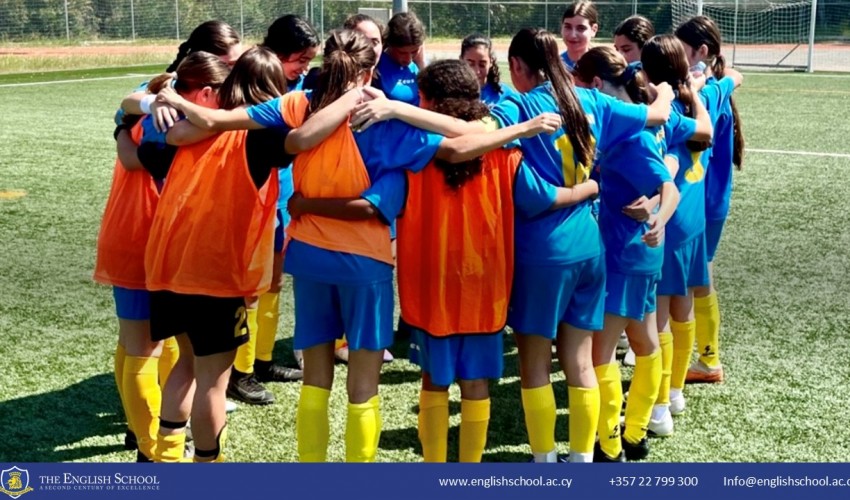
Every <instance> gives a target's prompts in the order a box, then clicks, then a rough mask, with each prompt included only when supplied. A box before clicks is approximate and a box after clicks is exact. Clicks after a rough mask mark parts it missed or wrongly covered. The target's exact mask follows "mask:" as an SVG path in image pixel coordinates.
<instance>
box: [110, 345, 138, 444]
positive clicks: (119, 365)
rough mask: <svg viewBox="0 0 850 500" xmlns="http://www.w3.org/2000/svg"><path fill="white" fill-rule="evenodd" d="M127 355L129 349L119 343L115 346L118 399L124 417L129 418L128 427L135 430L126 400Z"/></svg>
mask: <svg viewBox="0 0 850 500" xmlns="http://www.w3.org/2000/svg"><path fill="white" fill-rule="evenodd" d="M126 357H127V351H126V350H125V349H124V346H123V345H121V344H118V345H117V347H115V358H114V359H113V365H112V366H113V367H114V368H113V370H114V375H115V388H116V389H118V399H120V400H121V408H123V409H124V418H125V419H126V420H127V428H128V429H130V430H133V427H132V426H131V425H130V412H129V411H128V410H127V403H125V402H124V382H123V381H122V380H123V379H124V359H125V358H126Z"/></svg>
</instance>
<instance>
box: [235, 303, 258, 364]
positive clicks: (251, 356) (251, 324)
mask: <svg viewBox="0 0 850 500" xmlns="http://www.w3.org/2000/svg"><path fill="white" fill-rule="evenodd" d="M247 312H248V320H247V324H248V342H245V343H244V344H242V345H241V346H239V348H238V349H236V359H234V360H233V368H236V369H237V370H238V371H240V372H242V373H254V360H255V359H256V357H257V309H253V308H252V309H248V310H247Z"/></svg>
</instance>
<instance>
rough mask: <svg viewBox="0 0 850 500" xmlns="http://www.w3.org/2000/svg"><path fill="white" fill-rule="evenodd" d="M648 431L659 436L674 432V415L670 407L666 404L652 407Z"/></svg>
mask: <svg viewBox="0 0 850 500" xmlns="http://www.w3.org/2000/svg"><path fill="white" fill-rule="evenodd" d="M648 431H649V432H650V433H651V434H653V435H655V436H658V437H666V436H669V435H671V434H673V415H671V414H670V407H668V406H666V405H655V406H654V407H653V408H652V416H651V417H650V418H649V426H648Z"/></svg>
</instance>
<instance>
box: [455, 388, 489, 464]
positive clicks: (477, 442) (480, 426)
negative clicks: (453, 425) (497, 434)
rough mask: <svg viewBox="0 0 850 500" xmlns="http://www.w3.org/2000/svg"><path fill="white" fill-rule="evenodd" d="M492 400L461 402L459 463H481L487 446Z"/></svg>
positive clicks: (466, 400) (462, 400)
mask: <svg viewBox="0 0 850 500" xmlns="http://www.w3.org/2000/svg"><path fill="white" fill-rule="evenodd" d="M489 423H490V399H489V398H487V399H480V400H472V399H461V400H460V450H459V451H458V461H460V462H476V463H477V462H481V455H483V454H484V448H485V447H486V446H487V426H488V425H489Z"/></svg>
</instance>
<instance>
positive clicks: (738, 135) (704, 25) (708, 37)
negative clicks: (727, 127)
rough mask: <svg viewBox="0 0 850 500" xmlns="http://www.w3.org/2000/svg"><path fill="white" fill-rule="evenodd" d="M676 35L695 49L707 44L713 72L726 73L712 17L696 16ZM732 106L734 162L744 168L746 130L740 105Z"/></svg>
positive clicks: (720, 74)
mask: <svg viewBox="0 0 850 500" xmlns="http://www.w3.org/2000/svg"><path fill="white" fill-rule="evenodd" d="M676 37H678V38H679V39H680V40H682V41H683V42H684V43H686V44H688V45H690V46H691V48H693V49H694V50H698V49H699V48H700V47H701V46H703V45H705V46H706V48H708V57H709V58H711V72H712V73H714V76H715V77H716V78H718V79H720V78H723V77H724V76H725V75H726V58H725V57H723V55H722V54H721V53H720V46H721V43H722V39H721V35H720V29H719V28H718V27H717V24H715V22H714V21H712V20H711V18H709V17H706V16H695V17H692V18H690V19H688V20H687V21H685V22H684V23H682V25H681V26H679V27H678V28H676ZM729 104H730V105H731V107H732V119H733V122H734V125H733V127H734V129H733V133H734V139H733V142H734V148H733V151H732V163H734V164H735V166H736V167H737V168H738V170H742V169H743V168H744V132H743V129H742V128H741V117H740V115H739V113H738V106H737V105H736V104H735V100H734V99H730V100H729Z"/></svg>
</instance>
